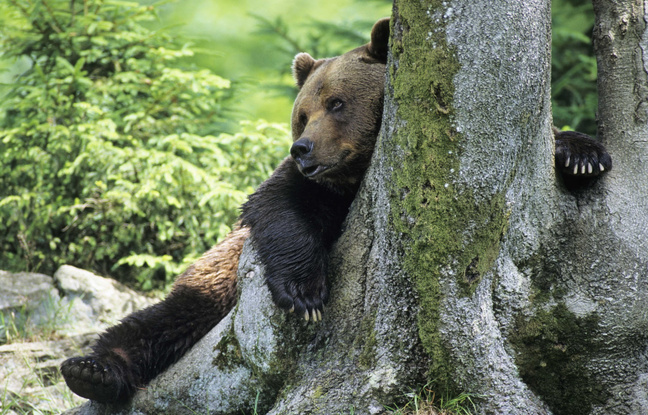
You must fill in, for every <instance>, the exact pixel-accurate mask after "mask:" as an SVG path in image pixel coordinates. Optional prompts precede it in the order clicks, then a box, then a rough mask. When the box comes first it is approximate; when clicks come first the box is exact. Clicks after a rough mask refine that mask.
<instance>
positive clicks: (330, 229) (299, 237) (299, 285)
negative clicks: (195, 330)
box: [241, 159, 354, 321]
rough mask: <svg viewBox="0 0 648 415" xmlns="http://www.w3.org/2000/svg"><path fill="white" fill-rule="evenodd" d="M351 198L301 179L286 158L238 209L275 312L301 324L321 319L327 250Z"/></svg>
mask: <svg viewBox="0 0 648 415" xmlns="http://www.w3.org/2000/svg"><path fill="white" fill-rule="evenodd" d="M353 196H354V194H340V193H337V192H335V191H332V190H331V189H329V188H327V187H325V186H323V185H320V184H318V183H316V182H314V181H312V180H309V179H307V178H305V177H304V176H303V175H302V174H301V173H300V172H299V170H298V169H297V167H296V166H295V163H294V161H293V160H292V159H286V160H285V161H284V162H283V163H282V164H281V165H280V166H279V167H278V168H277V170H275V172H274V174H273V175H272V177H270V178H269V179H268V180H267V181H266V182H264V183H263V184H262V185H261V186H260V187H259V189H258V190H257V191H256V192H255V193H254V194H252V195H250V198H249V200H248V202H247V203H245V205H243V213H242V215H241V220H242V222H243V224H244V225H245V226H248V227H249V228H250V234H251V235H252V241H253V243H254V247H255V248H256V250H257V253H258V255H259V257H260V259H261V262H262V263H263V265H264V267H265V276H266V283H267V285H268V288H269V289H270V292H271V293H272V299H273V300H274V302H275V303H276V304H277V305H278V306H279V307H281V308H283V309H285V310H289V311H294V312H295V313H296V314H297V315H299V316H302V317H304V318H305V319H306V320H315V321H317V320H320V319H321V316H322V311H323V310H324V304H326V302H327V301H328V297H329V289H328V287H327V281H326V273H327V265H328V255H329V251H330V249H331V247H332V245H333V243H334V242H335V240H336V239H337V238H338V237H339V235H340V232H341V227H342V222H343V221H344V218H345V217H346V215H347V213H348V211H349V206H350V204H351V202H352V200H353Z"/></svg>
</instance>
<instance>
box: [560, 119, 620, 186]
mask: <svg viewBox="0 0 648 415" xmlns="http://www.w3.org/2000/svg"><path fill="white" fill-rule="evenodd" d="M554 136H555V138H556V167H557V168H558V169H559V170H560V171H561V172H562V173H563V174H567V175H570V176H575V177H594V176H598V175H599V174H601V173H603V172H606V171H609V170H610V169H612V158H611V157H610V155H609V154H608V152H607V150H606V149H605V147H603V145H602V144H600V143H599V142H597V141H596V140H594V139H593V138H592V137H590V136H588V135H587V134H583V133H579V132H577V131H560V130H558V129H556V128H554Z"/></svg>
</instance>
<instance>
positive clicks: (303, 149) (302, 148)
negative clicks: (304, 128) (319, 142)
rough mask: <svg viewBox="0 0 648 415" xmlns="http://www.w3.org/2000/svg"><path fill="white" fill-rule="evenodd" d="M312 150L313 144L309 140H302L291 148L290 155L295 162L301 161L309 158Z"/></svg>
mask: <svg viewBox="0 0 648 415" xmlns="http://www.w3.org/2000/svg"><path fill="white" fill-rule="evenodd" d="M311 150H313V142H312V141H311V140H309V139H308V138H300V139H299V140H297V141H295V142H294V143H293V145H292V147H290V155H291V156H292V158H293V159H295V161H299V160H300V159H303V158H304V157H306V156H308V153H310V152H311Z"/></svg>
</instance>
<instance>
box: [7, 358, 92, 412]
mask: <svg viewBox="0 0 648 415" xmlns="http://www.w3.org/2000/svg"><path fill="white" fill-rule="evenodd" d="M22 359H23V363H24V364H25V366H27V367H28V368H29V374H28V375H27V376H24V375H23V378H22V379H21V380H22V388H21V394H20V395H17V394H15V393H12V392H10V391H9V390H8V389H7V385H6V384H5V385H3V386H2V390H0V415H5V414H12V415H13V414H20V415H54V414H61V413H63V412H65V411H66V410H67V409H70V408H73V407H75V406H78V405H79V404H80V402H81V401H79V398H76V399H75V397H74V395H73V394H72V391H70V390H69V389H68V388H67V387H65V386H64V385H65V384H64V383H63V382H62V378H61V375H60V373H59V372H58V370H42V369H39V368H37V367H35V366H34V365H33V364H34V363H35V362H34V361H32V360H31V359H29V358H27V357H25V356H23V357H22ZM10 376H11V374H10ZM55 385H58V386H55ZM23 391H24V393H22V392H23Z"/></svg>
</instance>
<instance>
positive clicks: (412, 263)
mask: <svg viewBox="0 0 648 415" xmlns="http://www.w3.org/2000/svg"><path fill="white" fill-rule="evenodd" d="M442 4H443V2H442V1H428V2H418V1H417V2H411V1H398V2H397V3H396V5H395V9H396V13H397V14H398V16H399V19H400V23H401V25H402V26H403V28H404V30H403V33H402V36H395V38H394V39H393V45H392V52H393V54H394V58H395V59H396V60H397V62H398V66H397V68H398V69H395V68H393V67H392V68H391V72H390V81H391V84H392V85H393V90H394V100H395V103H396V105H397V108H398V110H397V116H398V119H399V120H400V121H401V123H400V124H399V128H398V129H397V131H396V132H395V133H394V136H393V137H392V140H393V141H390V143H387V144H386V145H387V146H393V149H392V150H393V151H390V150H387V151H386V153H387V154H397V153H401V154H402V153H403V152H404V156H405V163H403V161H402V160H398V161H394V163H393V165H395V166H398V168H396V169H395V171H394V173H393V180H392V192H393V194H392V197H391V200H392V214H391V222H392V224H393V226H394V227H395V229H396V231H397V232H399V233H401V234H402V235H403V241H404V242H403V244H404V247H403V252H404V258H403V266H404V268H405V270H406V271H407V272H408V274H409V275H412V276H413V278H414V280H415V284H416V287H417V290H418V292H419V298H420V305H421V312H420V314H419V319H418V325H419V333H420V338H421V340H422V342H423V345H424V347H425V348H426V350H427V352H428V353H429V354H430V356H431V358H432V367H431V377H432V378H435V379H436V381H437V383H439V384H441V385H440V386H443V385H445V386H446V387H447V389H448V390H451V389H452V382H451V379H452V370H451V363H450V362H449V359H448V353H447V351H446V349H445V348H444V345H443V343H442V340H441V338H440V336H439V323H440V321H439V304H440V301H441V295H442V294H441V289H440V278H441V270H451V272H452V273H453V274H454V275H456V278H457V281H458V282H459V284H460V286H462V287H463V288H464V290H463V291H464V294H465V295H472V294H473V292H474V289H475V287H476V285H477V284H478V283H479V281H480V279H481V276H482V275H483V274H484V273H485V272H486V271H487V270H489V269H490V268H491V267H492V265H493V262H494V261H495V258H496V257H497V254H498V251H499V239H500V237H501V235H502V233H503V232H504V230H505V227H506V223H507V217H506V209H505V202H504V196H503V195H495V196H494V197H492V198H491V200H490V201H489V202H486V203H478V202H477V201H476V199H475V198H474V195H473V192H472V191H471V190H470V189H464V188H461V189H460V188H457V186H456V185H455V184H454V176H455V173H454V172H457V171H459V156H460V155H461V149H462V140H463V137H462V135H461V134H459V133H457V132H456V130H455V129H454V126H453V125H452V123H451V117H452V115H453V113H454V109H453V106H452V104H453V96H454V85H453V78H454V76H455V74H456V73H457V71H458V70H459V68H460V65H459V62H458V60H457V58H456V56H455V50H454V49H453V47H451V46H450V45H448V44H447V42H446V39H445V30H444V27H443V25H444V24H445V23H444V21H443V18H442V16H443V14H444V12H445V8H444V7H443V5H442ZM436 16H438V17H439V19H438V21H439V23H438V26H436V27H434V28H431V27H430V21H431V20H432V21H434V22H436V21H437V19H436ZM435 24H436V23H435Z"/></svg>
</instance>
